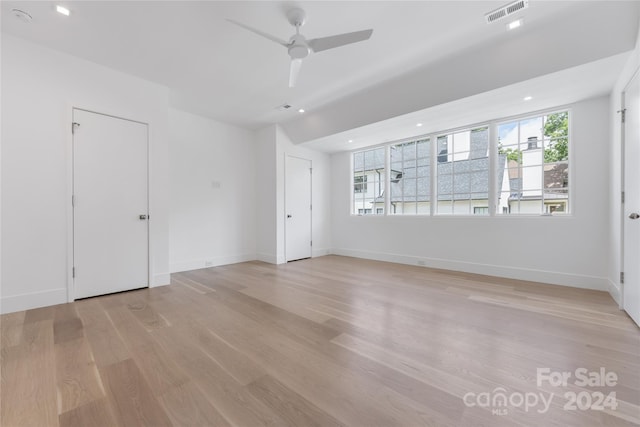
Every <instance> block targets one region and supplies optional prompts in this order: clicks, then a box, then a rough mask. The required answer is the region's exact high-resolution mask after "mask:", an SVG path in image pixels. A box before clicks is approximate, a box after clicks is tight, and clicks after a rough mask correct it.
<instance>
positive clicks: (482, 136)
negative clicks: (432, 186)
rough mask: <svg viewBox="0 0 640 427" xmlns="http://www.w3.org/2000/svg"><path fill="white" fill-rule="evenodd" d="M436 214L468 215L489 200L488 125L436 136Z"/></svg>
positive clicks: (485, 204) (486, 203)
mask: <svg viewBox="0 0 640 427" xmlns="http://www.w3.org/2000/svg"><path fill="white" fill-rule="evenodd" d="M437 144H438V170H437V182H438V205H437V213H438V214H449V215H451V214H460V215H470V214H471V213H476V212H475V206H476V205H479V206H487V205H488V202H489V127H488V126H484V127H480V128H476V129H472V130H465V131H461V132H455V133H451V134H446V135H439V136H438V137H437Z"/></svg>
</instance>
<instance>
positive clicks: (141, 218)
mask: <svg viewBox="0 0 640 427" xmlns="http://www.w3.org/2000/svg"><path fill="white" fill-rule="evenodd" d="M138 218H140V221H144V220H145V219H147V216H146V215H140V216H139V217H138Z"/></svg>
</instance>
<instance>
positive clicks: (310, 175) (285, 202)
mask: <svg viewBox="0 0 640 427" xmlns="http://www.w3.org/2000/svg"><path fill="white" fill-rule="evenodd" d="M289 157H292V158H295V159H300V160H304V161H307V162H309V168H310V169H311V172H310V173H309V200H311V209H310V210H309V239H310V240H311V242H313V160H311V159H307V158H305V157H300V156H294V155H291V154H287V153H285V154H284V262H285V264H286V263H287V262H289V261H288V260H287V258H288V257H287V200H288V198H287V176H288V175H287V159H288V158H289ZM310 252H311V253H310V258H313V244H311V245H310Z"/></svg>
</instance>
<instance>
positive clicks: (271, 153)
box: [256, 125, 332, 264]
mask: <svg viewBox="0 0 640 427" xmlns="http://www.w3.org/2000/svg"><path fill="white" fill-rule="evenodd" d="M256 144H257V156H258V160H257V173H258V186H257V191H258V196H257V199H258V212H257V222H258V242H257V247H258V250H257V258H258V259H259V260H261V261H265V262H269V263H272V264H282V263H284V262H286V256H285V250H286V248H285V224H286V219H285V217H286V213H285V163H286V162H285V159H286V157H287V156H296V157H301V158H303V159H308V160H311V164H312V167H313V174H312V176H311V186H312V199H311V203H312V205H313V213H312V220H311V227H312V230H311V238H312V240H313V251H312V256H314V257H315V256H321V255H326V254H328V253H329V252H330V248H331V221H330V218H331V203H332V198H331V193H330V190H331V189H330V173H331V172H330V171H331V158H330V156H329V155H328V154H326V153H321V152H318V151H315V150H310V149H308V148H305V147H300V146H296V145H294V144H293V143H292V142H291V140H290V139H289V137H288V136H287V134H286V133H285V131H284V130H282V128H281V127H280V126H279V125H272V126H269V127H266V128H264V129H262V130H260V131H258V132H256Z"/></svg>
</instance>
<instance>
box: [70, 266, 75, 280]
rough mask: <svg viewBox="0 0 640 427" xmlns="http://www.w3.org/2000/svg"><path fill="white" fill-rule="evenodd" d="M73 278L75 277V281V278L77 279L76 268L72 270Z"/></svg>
mask: <svg viewBox="0 0 640 427" xmlns="http://www.w3.org/2000/svg"><path fill="white" fill-rule="evenodd" d="M71 277H73V278H74V279H75V277H76V268H75V267H73V268H72V269H71Z"/></svg>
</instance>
